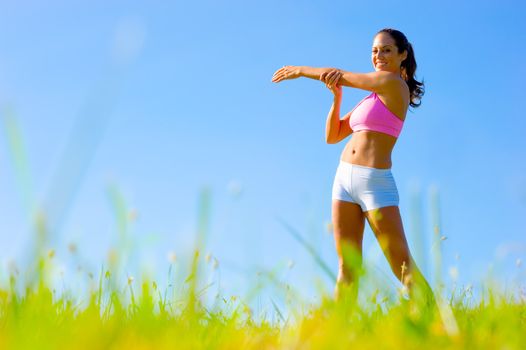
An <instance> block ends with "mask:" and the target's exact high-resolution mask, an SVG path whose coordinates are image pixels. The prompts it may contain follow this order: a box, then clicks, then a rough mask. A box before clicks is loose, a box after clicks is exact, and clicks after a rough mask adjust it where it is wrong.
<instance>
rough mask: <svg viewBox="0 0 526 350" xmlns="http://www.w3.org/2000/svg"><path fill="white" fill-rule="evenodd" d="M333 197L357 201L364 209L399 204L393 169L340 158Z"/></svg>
mask: <svg viewBox="0 0 526 350" xmlns="http://www.w3.org/2000/svg"><path fill="white" fill-rule="evenodd" d="M332 199H338V200H341V201H346V202H351V203H356V204H358V205H360V207H361V208H362V211H368V210H372V209H377V208H381V207H387V206H391V205H395V206H398V203H399V197H398V189H397V187H396V182H395V180H394V177H393V174H392V172H391V169H378V168H371V167H366V166H363V165H357V164H351V163H347V162H344V161H341V160H340V164H339V165H338V169H337V170H336V176H335V177H334V184H333V186H332Z"/></svg>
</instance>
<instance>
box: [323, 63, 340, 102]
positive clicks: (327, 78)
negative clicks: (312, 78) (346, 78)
mask: <svg viewBox="0 0 526 350" xmlns="http://www.w3.org/2000/svg"><path fill="white" fill-rule="evenodd" d="M341 76H342V72H341V71H340V70H339V69H332V70H330V71H327V72H324V73H322V74H321V75H320V80H321V81H323V82H324V83H325V86H327V88H328V89H329V90H331V92H332V93H333V94H334V95H335V96H341V94H342V87H341V85H338V81H339V80H340V78H341Z"/></svg>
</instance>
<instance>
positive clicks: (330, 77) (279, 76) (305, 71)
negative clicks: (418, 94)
mask: <svg viewBox="0 0 526 350" xmlns="http://www.w3.org/2000/svg"><path fill="white" fill-rule="evenodd" d="M338 73H339V74H338ZM299 77H305V78H311V79H316V80H321V81H322V82H324V83H326V84H328V85H329V86H330V85H333V84H338V85H342V86H349V87H353V88H357V89H362V90H368V91H374V92H384V91H386V90H390V89H393V88H394V89H397V88H398V85H399V84H400V80H399V79H398V77H397V75H396V73H392V72H387V71H377V72H370V73H355V72H349V71H344V70H341V69H337V68H317V67H309V66H283V67H282V68H280V69H278V70H277V71H276V72H275V73H274V75H273V76H272V81H273V82H275V83H279V82H280V81H282V80H290V79H296V78H299ZM335 77H337V79H335Z"/></svg>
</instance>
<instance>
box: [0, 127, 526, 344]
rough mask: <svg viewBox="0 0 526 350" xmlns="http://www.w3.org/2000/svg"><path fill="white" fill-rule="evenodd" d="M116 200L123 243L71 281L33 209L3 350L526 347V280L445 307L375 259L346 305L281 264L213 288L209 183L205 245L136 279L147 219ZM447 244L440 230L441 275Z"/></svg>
mask: <svg viewBox="0 0 526 350" xmlns="http://www.w3.org/2000/svg"><path fill="white" fill-rule="evenodd" d="M4 122H5V125H6V130H7V134H6V136H7V139H8V141H9V143H10V152H11V157H12V160H13V164H14V166H13V167H14V170H15V173H16V177H17V179H18V180H19V182H20V189H21V190H20V192H21V194H22V197H23V198H26V203H29V202H30V200H28V199H27V198H28V197H29V196H28V195H27V193H26V190H27V182H28V181H27V178H28V170H27V169H28V166H27V156H26V155H25V151H24V147H23V142H22V137H21V136H20V132H19V131H18V128H17V126H16V120H15V119H14V118H10V117H7V118H6V119H4ZM108 198H109V199H110V202H111V206H112V208H113V209H114V214H115V217H116V222H117V225H116V227H117V229H116V230H117V232H116V233H115V236H116V237H118V243H117V246H116V247H115V249H113V250H111V251H110V252H109V253H108V258H107V259H106V261H103V262H101V265H100V269H99V271H97V273H94V272H93V269H90V268H87V267H85V266H84V267H83V266H82V262H81V261H78V265H79V266H78V270H77V271H76V274H75V275H76V277H77V278H76V279H65V278H64V272H63V271H61V270H60V269H58V268H57V265H58V264H57V259H59V258H64V257H61V256H57V255H58V253H57V251H55V249H54V248H53V245H54V244H55V245H56V244H61V243H60V242H52V241H51V240H50V232H49V231H50V229H49V220H48V218H47V216H46V215H47V213H46V212H44V211H40V210H38V209H37V208H36V207H31V208H30V212H32V213H33V215H32V219H31V220H32V221H33V222H32V223H31V227H33V229H32V231H33V232H34V236H33V237H32V238H33V239H32V240H31V241H32V242H33V243H34V246H33V247H31V249H29V250H28V252H29V256H30V259H29V261H27V262H25V263H24V264H21V265H17V264H16V263H15V262H11V263H9V264H8V266H7V269H4V271H0V277H2V279H3V280H5V281H7V282H6V283H3V284H2V285H0V348H1V349H72V348H75V349H124V348H125V349H165V348H166V349H167V348H171V349H173V348H176V349H179V348H180V349H349V348H359V349H423V348H426V349H525V348H526V290H525V287H524V286H521V284H520V283H521V282H520V281H521V279H520V278H519V279H518V283H514V284H512V285H511V286H506V288H502V285H501V282H500V281H499V280H497V279H494V278H492V277H490V276H488V278H486V279H485V280H483V281H482V282H481V283H480V284H478V285H477V286H476V287H474V286H473V285H472V284H470V285H466V286H456V285H455V287H454V288H453V289H451V290H446V289H445V288H444V286H443V285H442V284H441V283H438V286H439V287H438V288H437V289H436V290H434V292H435V297H436V300H437V307H430V306H429V305H428V304H425V303H424V302H423V301H422V300H421V299H418V298H414V299H412V298H408V294H407V290H404V288H399V289H397V293H396V294H393V293H390V291H389V290H388V289H387V288H386V286H385V281H382V279H381V278H379V277H378V276H376V275H375V271H374V269H371V267H370V266H364V268H363V276H362V279H363V283H362V282H360V283H361V284H360V285H361V287H360V297H359V298H358V300H353V299H351V298H348V297H344V298H342V299H341V300H338V301H335V300H334V298H333V294H332V290H331V289H330V288H329V289H327V286H326V284H325V285H323V283H321V284H320V285H319V286H316V287H317V290H318V294H319V297H320V298H319V302H317V303H309V302H306V301H305V300H304V299H303V298H302V297H301V293H300V292H299V291H298V290H297V288H296V287H295V286H294V285H292V284H291V283H288V281H286V280H285V281H283V280H280V279H279V278H277V272H276V271H266V272H265V271H263V272H261V274H262V275H263V277H264V278H263V279H262V281H264V283H263V284H259V283H254V282H253V281H251V280H249V279H247V283H249V284H251V285H253V287H252V288H251V290H250V292H249V293H248V294H247V295H243V296H237V295H226V294H222V293H221V292H220V289H217V291H216V289H215V288H211V287H212V286H214V285H220V284H221V281H220V277H219V276H220V274H218V273H217V272H218V270H220V269H221V263H220V262H218V261H217V260H216V258H215V257H212V256H211V255H210V254H206V253H205V252H206V251H207V247H206V240H207V235H208V221H209V218H210V193H209V191H208V190H204V191H203V192H202V193H201V196H200V201H199V208H198V219H197V230H196V232H195V237H194V240H195V243H194V250H193V252H190V253H189V254H188V257H189V258H188V259H187V261H181V260H183V259H181V258H179V257H178V256H177V255H176V254H175V253H174V254H173V256H171V257H170V259H169V260H170V263H169V266H168V269H167V271H168V273H167V276H166V279H163V281H157V280H156V276H158V274H157V273H156V274H154V276H148V275H147V274H144V275H143V276H141V277H134V276H130V275H128V274H127V273H126V271H129V270H128V269H127V266H126V264H127V262H129V261H130V260H129V259H128V258H129V257H130V253H131V252H130V247H131V246H133V245H130V239H131V237H129V232H128V229H127V226H128V225H129V224H130V221H133V220H134V217H135V215H134V213H133V211H132V212H130V210H129V209H128V208H127V206H126V202H125V200H124V198H123V196H122V194H121V193H120V192H119V190H118V188H117V187H110V189H109V191H108ZM28 207H29V206H28ZM280 221H281V224H282V225H283V227H284V229H285V231H286V232H287V233H288V234H289V235H290V236H291V237H292V238H293V239H294V240H295V241H296V243H297V244H298V245H300V246H302V247H303V248H304V249H305V252H306V253H307V256H309V257H310V258H311V259H312V261H314V263H315V264H316V265H317V266H318V267H319V270H318V271H321V272H322V273H323V274H325V277H326V278H327V279H329V280H330V281H332V282H333V283H334V282H335V279H336V277H335V274H334V271H332V269H331V268H330V267H329V264H328V263H327V262H326V261H324V259H323V258H322V256H321V254H320V253H319V252H318V251H317V249H316V247H315V246H314V245H313V244H311V243H310V242H309V241H308V240H307V239H306V238H305V237H304V236H303V235H302V234H301V232H298V231H297V230H295V229H294V228H293V227H291V226H290V225H289V224H288V223H287V222H286V221H285V220H280ZM442 240H443V239H442V237H441V235H440V232H439V231H438V230H436V232H435V243H436V244H435V245H434V248H433V253H434V262H435V270H437V271H440V270H441V266H440V264H441V263H442V262H441V256H440V249H439V247H440V244H441V242H442ZM135 247H136V249H137V246H136V245H135ZM68 253H69V254H71V255H72V256H73V257H76V256H78V253H79V247H77V246H75V245H70V246H69V247H68ZM186 253H188V252H186ZM182 255H184V254H182ZM517 263H518V265H519V264H520V262H519V261H518V262H517ZM314 274H316V273H315V272H313V275H314ZM66 281H67V282H66ZM67 283H70V285H68V284H67ZM270 287H272V288H273V291H274V293H273V294H272V295H271V296H270V297H265V298H262V300H264V304H265V305H263V307H262V308H261V309H259V310H256V309H254V307H253V306H251V304H252V301H253V300H254V298H256V297H257V296H258V295H261V294H263V293H265V292H267V291H268V289H269V288H270ZM276 291H278V292H276Z"/></svg>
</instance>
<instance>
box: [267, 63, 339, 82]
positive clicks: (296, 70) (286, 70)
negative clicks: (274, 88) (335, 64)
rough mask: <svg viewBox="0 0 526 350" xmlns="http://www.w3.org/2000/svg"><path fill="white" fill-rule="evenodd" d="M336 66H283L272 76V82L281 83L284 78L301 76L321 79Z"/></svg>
mask: <svg viewBox="0 0 526 350" xmlns="http://www.w3.org/2000/svg"><path fill="white" fill-rule="evenodd" d="M332 70H335V68H316V67H309V66H283V67H281V68H280V69H278V70H277V71H276V72H275V73H274V75H273V76H272V82H274V83H279V82H280V81H282V80H290V79H296V78H299V77H305V78H311V79H315V80H320V77H321V75H322V74H324V73H328V72H330V71H332Z"/></svg>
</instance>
